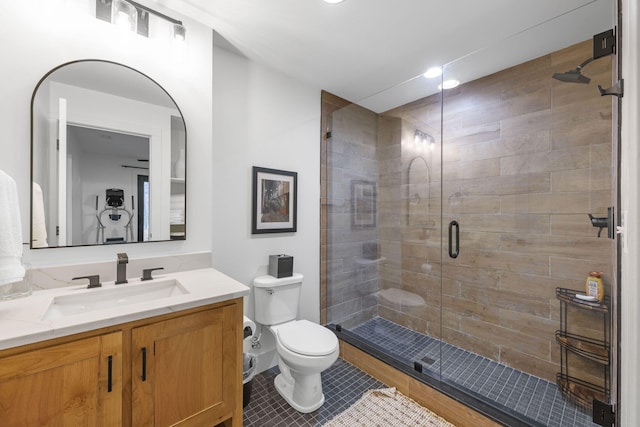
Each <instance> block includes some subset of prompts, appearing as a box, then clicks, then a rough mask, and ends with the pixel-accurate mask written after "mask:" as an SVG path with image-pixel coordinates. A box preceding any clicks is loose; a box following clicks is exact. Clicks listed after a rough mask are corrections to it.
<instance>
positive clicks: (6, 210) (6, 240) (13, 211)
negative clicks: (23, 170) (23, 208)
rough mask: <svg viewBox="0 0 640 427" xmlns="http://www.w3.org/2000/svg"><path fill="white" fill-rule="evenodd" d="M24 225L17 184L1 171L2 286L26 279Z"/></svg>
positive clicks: (0, 274) (0, 234) (0, 276)
mask: <svg viewBox="0 0 640 427" xmlns="http://www.w3.org/2000/svg"><path fill="white" fill-rule="evenodd" d="M21 258H22V224H21V222H20V209H19V207H18V189H17V187H16V182H15V181H14V180H13V178H11V177H10V176H9V175H7V174H6V173H5V172H3V171H1V170H0V285H4V284H7V283H15V282H19V281H21V280H22V279H24V273H25V271H24V267H23V266H22V262H21Z"/></svg>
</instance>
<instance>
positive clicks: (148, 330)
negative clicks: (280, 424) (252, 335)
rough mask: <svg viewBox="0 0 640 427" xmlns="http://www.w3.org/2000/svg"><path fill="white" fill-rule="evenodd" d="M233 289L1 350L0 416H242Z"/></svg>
mask: <svg viewBox="0 0 640 427" xmlns="http://www.w3.org/2000/svg"><path fill="white" fill-rule="evenodd" d="M241 334H242V298H238V299H234V300H230V301H225V302H221V303H217V304H211V305H207V306H203V307H198V308H194V309H188V310H184V311H178V312H175V313H172V314H166V315H161V316H157V317H152V318H147V319H142V320H139V321H135V322H131V323H125V324H119V325H114V326H111V327H108V328H102V329H99V330H95V331H90V332H84V333H81V334H78V335H75V336H67V337H63V338H58V339H54V340H51V341H47V342H40V343H35V344H29V345H26V346H23V347H17V348H12V349H8V350H2V351H0V425H1V426H3V427H7V426H11V427H13V426H15V427H31V426H33V427H41V426H64V427H66V426H127V427H129V426H135V427H143V426H158V427H160V426H190V427H191V426H197V427H200V426H202V427H205V426H206V427H212V426H224V427H239V426H242V335H241Z"/></svg>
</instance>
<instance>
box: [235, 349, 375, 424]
mask: <svg viewBox="0 0 640 427" xmlns="http://www.w3.org/2000/svg"><path fill="white" fill-rule="evenodd" d="M279 372H280V371H279V370H278V368H277V367H276V368H272V369H269V370H268V371H265V372H262V373H260V374H258V375H256V376H255V377H254V379H253V380H252V383H251V400H250V402H249V405H247V407H246V408H244V420H243V421H244V422H243V425H244V426H245V427H276V426H277V427H311V426H313V427H315V426H321V425H323V424H324V423H326V422H327V421H329V420H330V419H332V418H333V417H334V416H336V415H338V414H339V413H341V412H342V411H344V410H345V409H347V408H348V407H349V406H351V405H352V404H353V403H354V402H355V401H357V400H358V399H360V397H362V394H363V393H364V392H365V391H367V390H371V389H376V388H382V387H386V386H385V385H384V384H383V383H381V382H380V381H378V380H376V379H375V378H373V377H371V376H369V375H367V374H366V373H364V372H362V371H361V370H359V369H358V368H356V367H355V366H353V365H351V364H350V363H348V362H345V361H344V360H342V359H338V360H337V361H336V363H334V364H333V366H332V367H331V368H329V369H327V370H326V371H324V372H323V373H322V391H323V393H324V396H325V403H324V405H322V407H320V408H319V409H318V410H316V411H314V412H312V413H310V414H302V413H300V412H298V411H296V410H295V409H293V408H292V407H291V406H289V405H288V404H287V402H285V400H284V399H283V398H282V397H281V396H280V395H279V394H278V392H277V391H276V389H275V387H274V385H273V380H274V378H275V377H276V375H278V373H279Z"/></svg>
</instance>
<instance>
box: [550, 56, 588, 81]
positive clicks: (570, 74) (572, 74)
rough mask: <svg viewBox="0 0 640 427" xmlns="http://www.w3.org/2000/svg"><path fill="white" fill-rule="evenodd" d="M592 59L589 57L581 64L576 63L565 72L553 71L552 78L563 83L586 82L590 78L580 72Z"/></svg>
mask: <svg viewBox="0 0 640 427" xmlns="http://www.w3.org/2000/svg"><path fill="white" fill-rule="evenodd" d="M591 61H593V58H589V59H587V60H586V61H584V62H583V63H582V64H580V65H578V66H577V67H576V68H574V69H573V70H569V71H567V72H566V73H553V78H554V79H556V80H560V81H561V82H565V83H583V84H588V83H589V82H590V81H591V79H590V78H589V77H587V76H585V75H584V74H582V68H583V67H584V66H585V65H587V64H588V63H590V62H591Z"/></svg>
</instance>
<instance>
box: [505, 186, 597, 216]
mask: <svg viewBox="0 0 640 427" xmlns="http://www.w3.org/2000/svg"><path fill="white" fill-rule="evenodd" d="M589 193H590V192H586V191H585V192H574V193H546V194H522V195H520V194H518V195H513V196H512V195H507V196H503V197H501V205H502V213H549V214H554V213H556V214H557V213H587V212H590V209H589V204H590V201H591V195H590V194H589Z"/></svg>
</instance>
